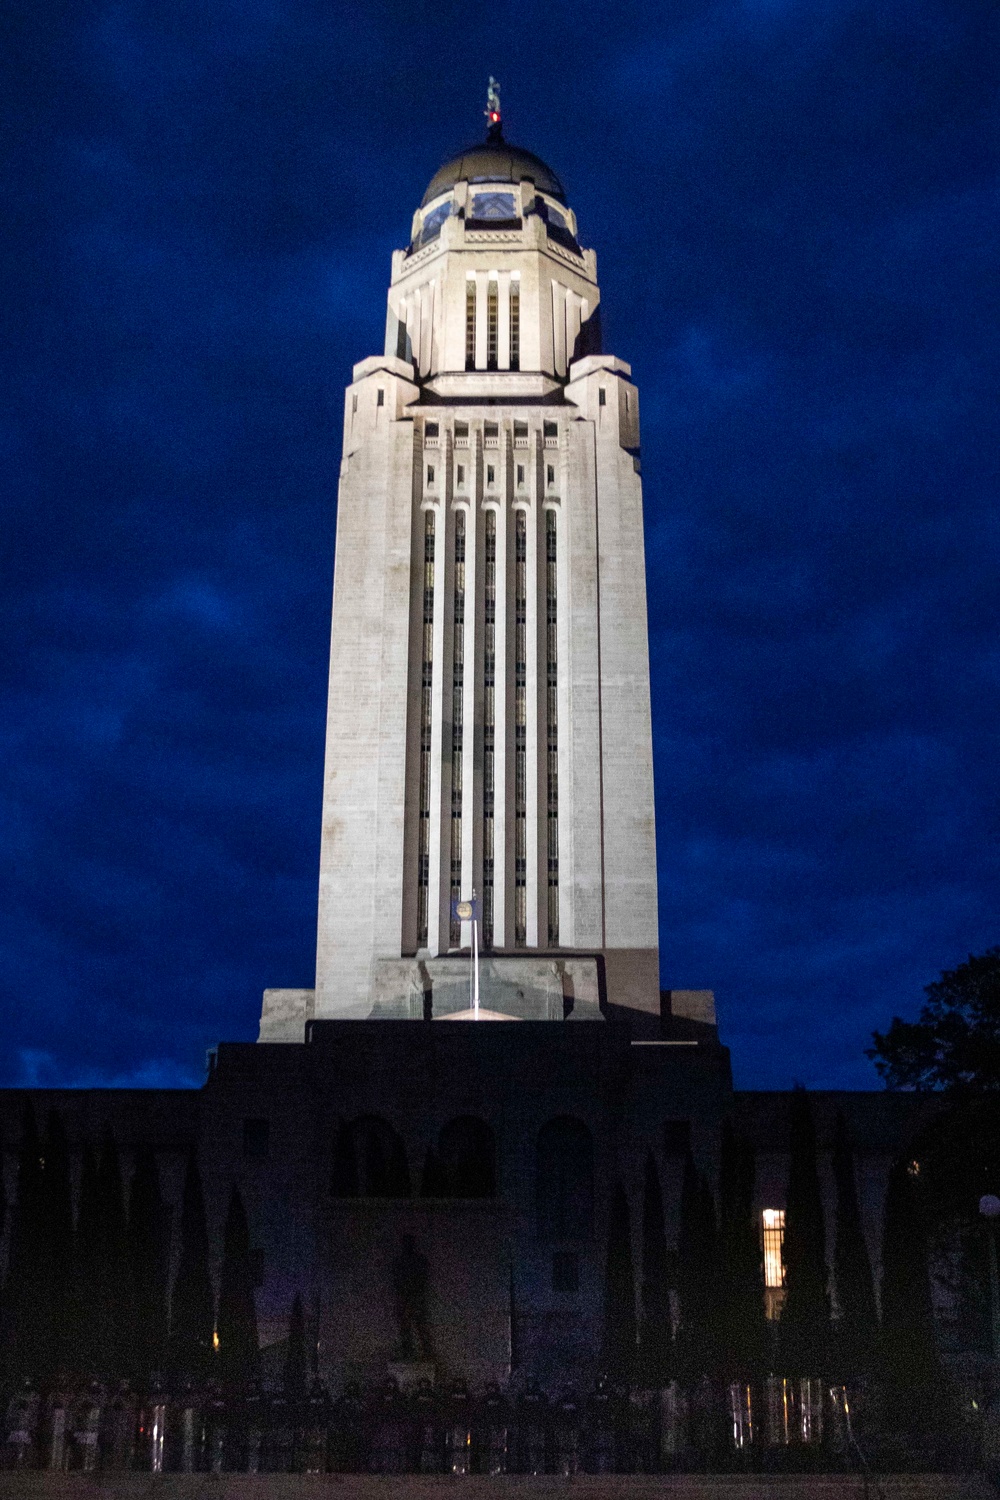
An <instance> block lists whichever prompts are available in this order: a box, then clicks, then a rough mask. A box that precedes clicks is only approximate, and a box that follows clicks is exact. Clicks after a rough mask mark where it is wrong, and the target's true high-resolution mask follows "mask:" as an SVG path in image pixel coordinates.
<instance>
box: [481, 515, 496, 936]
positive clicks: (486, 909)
mask: <svg viewBox="0 0 1000 1500" xmlns="http://www.w3.org/2000/svg"><path fill="white" fill-rule="evenodd" d="M484 551H485V568H484V596H485V598H484V609H483V616H484V623H483V946H484V947H485V948H492V946H493V795H494V757H495V753H496V665H497V658H496V619H497V517H496V511H494V510H488V511H487V512H486V524H485V538H484Z"/></svg>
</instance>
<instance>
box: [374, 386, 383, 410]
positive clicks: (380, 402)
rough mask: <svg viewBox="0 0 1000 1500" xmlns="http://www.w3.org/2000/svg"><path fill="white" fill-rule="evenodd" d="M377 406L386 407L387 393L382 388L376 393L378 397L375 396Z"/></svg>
mask: <svg viewBox="0 0 1000 1500" xmlns="http://www.w3.org/2000/svg"><path fill="white" fill-rule="evenodd" d="M375 405H376V406H384V405H385V391H384V390H383V389H382V387H381V386H379V388H378V390H377V392H376V395H375Z"/></svg>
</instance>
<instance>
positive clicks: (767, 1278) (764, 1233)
mask: <svg viewBox="0 0 1000 1500" xmlns="http://www.w3.org/2000/svg"><path fill="white" fill-rule="evenodd" d="M761 1238H762V1240H763V1243H764V1287H765V1293H764V1295H765V1298H766V1312H767V1316H768V1317H769V1318H778V1317H780V1316H781V1304H782V1302H783V1301H784V1300H785V1268H784V1265H783V1264H782V1258H781V1248H782V1245H783V1244H784V1241H785V1210H784V1209H783V1208H765V1209H764V1212H763V1213H762V1214H761Z"/></svg>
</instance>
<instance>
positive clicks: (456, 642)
mask: <svg viewBox="0 0 1000 1500" xmlns="http://www.w3.org/2000/svg"><path fill="white" fill-rule="evenodd" d="M453 624H454V630H453V641H452V670H451V912H452V916H451V929H450V937H449V944H448V945H449V947H451V948H458V947H459V946H460V945H461V942H462V924H461V922H460V921H459V919H458V918H457V917H456V916H455V915H454V913H455V904H456V902H458V901H460V900H461V899H462V740H463V735H462V730H463V711H464V702H463V700H464V696H465V695H464V687H465V512H464V511H463V510H460V511H459V512H458V513H457V515H456V516H455V609H454V616H453Z"/></svg>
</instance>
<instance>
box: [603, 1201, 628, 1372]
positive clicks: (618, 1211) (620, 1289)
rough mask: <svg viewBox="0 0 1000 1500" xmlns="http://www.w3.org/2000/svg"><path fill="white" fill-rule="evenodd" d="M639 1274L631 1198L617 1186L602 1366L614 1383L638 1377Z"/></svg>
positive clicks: (610, 1222)
mask: <svg viewBox="0 0 1000 1500" xmlns="http://www.w3.org/2000/svg"><path fill="white" fill-rule="evenodd" d="M635 1357H636V1319H635V1271H634V1269H633V1265H632V1229H631V1223H630V1216H629V1206H628V1198H627V1197H626V1196H625V1189H624V1187H623V1186H622V1184H621V1183H620V1182H619V1183H616V1185H615V1190H614V1194H613V1196H612V1199H611V1213H610V1217H609V1220H608V1256H607V1264H606V1269H605V1278H604V1335H603V1340H602V1343H601V1364H602V1367H603V1368H604V1370H605V1371H606V1372H607V1373H608V1375H610V1376H611V1377H612V1378H613V1379H615V1380H619V1381H621V1382H622V1383H623V1384H626V1385H628V1384H631V1382H632V1379H633V1376H634V1373H635Z"/></svg>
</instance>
